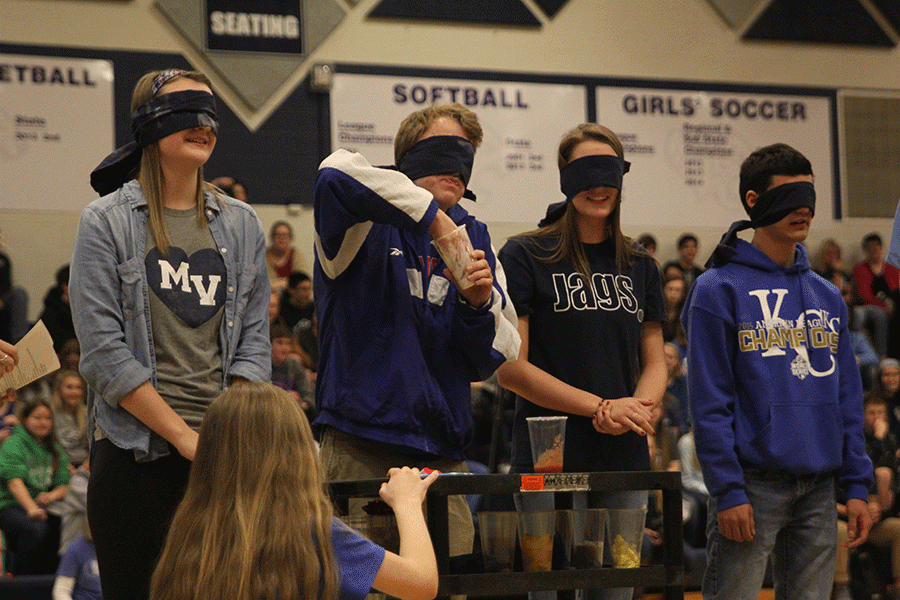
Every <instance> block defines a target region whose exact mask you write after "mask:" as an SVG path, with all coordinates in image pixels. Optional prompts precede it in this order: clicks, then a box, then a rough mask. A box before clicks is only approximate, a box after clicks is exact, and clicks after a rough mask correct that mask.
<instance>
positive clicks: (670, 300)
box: [662, 275, 687, 353]
mask: <svg viewBox="0 0 900 600" xmlns="http://www.w3.org/2000/svg"><path fill="white" fill-rule="evenodd" d="M664 281H665V284H663V295H664V296H665V300H666V318H667V320H666V321H665V322H663V324H662V332H663V341H665V342H674V343H676V344H678V346H679V347H680V351H681V352H682V353H683V352H684V350H685V349H686V348H687V335H686V334H685V331H684V325H682V324H681V310H682V309H683V308H684V301H685V298H687V286H686V284H685V282H684V277H682V276H680V275H677V276H675V277H671V278H669V279H665V280H664Z"/></svg>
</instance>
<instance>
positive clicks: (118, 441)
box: [69, 181, 272, 461]
mask: <svg viewBox="0 0 900 600" xmlns="http://www.w3.org/2000/svg"><path fill="white" fill-rule="evenodd" d="M206 214H207V218H208V219H209V229H210V232H211V233H212V237H213V240H214V241H215V243H216V246H217V247H218V248H219V252H220V254H221V255H222V258H223V259H224V261H225V269H226V273H227V276H228V289H227V293H226V299H225V309H224V310H225V312H224V316H223V318H222V326H221V329H220V331H219V343H220V347H221V349H222V374H223V382H222V385H223V386H225V385H226V384H227V382H228V380H229V379H228V378H229V377H235V376H237V377H243V378H245V379H250V380H254V381H269V380H270V379H271V370H272V350H271V344H270V342H269V332H268V305H269V293H270V292H269V276H268V272H267V269H266V259H265V235H264V233H263V230H262V224H261V223H260V221H259V218H258V217H257V216H256V214H255V213H254V212H253V209H251V208H250V206H249V205H247V204H245V203H243V202H238V201H236V200H232V199H230V198H227V199H222V198H221V197H219V198H217V197H215V196H213V195H212V194H210V193H206ZM148 219H149V215H148V207H147V201H146V200H145V199H144V195H143V192H142V190H141V187H140V185H139V184H138V183H137V182H136V181H130V182H128V183H126V184H125V185H124V186H122V187H121V188H120V189H118V190H117V191H115V192H113V193H112V194H109V195H107V196H104V197H102V198H100V199H98V200H95V201H94V202H92V203H91V204H90V205H88V207H87V208H85V209H84V211H83V212H82V213H81V220H80V221H79V224H78V232H77V234H76V237H75V248H74V251H73V253H72V264H71V273H70V278H69V297H70V302H71V307H72V318H73V321H74V324H75V332H76V334H77V335H78V341H79V342H80V344H81V365H80V369H81V374H82V375H83V376H84V378H85V380H86V381H87V383H88V387H89V389H88V399H87V400H88V417H89V429H88V431H93V430H94V427H95V425H96V426H97V427H99V428H100V430H101V431H102V432H103V434H104V435H105V436H106V437H107V438H109V440H110V441H112V442H113V443H114V444H115V445H116V446H118V447H120V448H124V449H130V450H134V455H135V459H136V460H137V461H149V460H154V459H156V458H159V457H161V456H165V455H167V454H168V453H169V449H168V443H167V442H166V440H165V439H163V438H162V437H161V436H159V435H158V434H156V433H155V432H153V431H151V430H150V429H149V428H148V427H146V426H145V425H144V424H143V423H141V422H140V421H139V420H138V419H137V418H135V417H134V416H133V415H132V414H131V413H129V412H128V411H126V410H125V409H123V408H121V407H119V402H120V401H121V399H122V398H123V397H124V396H125V395H126V394H128V393H129V392H131V391H133V390H134V389H135V388H137V387H138V386H140V385H141V384H143V383H144V382H146V381H150V382H151V384H153V385H154V386H155V385H156V352H155V350H154V344H153V337H152V329H151V326H150V309H149V307H150V300H149V287H148V284H147V273H146V270H145V268H144V254H145V250H146V246H145V244H146V237H147V221H148ZM99 399H102V400H103V401H102V402H100V401H98V400H99Z"/></svg>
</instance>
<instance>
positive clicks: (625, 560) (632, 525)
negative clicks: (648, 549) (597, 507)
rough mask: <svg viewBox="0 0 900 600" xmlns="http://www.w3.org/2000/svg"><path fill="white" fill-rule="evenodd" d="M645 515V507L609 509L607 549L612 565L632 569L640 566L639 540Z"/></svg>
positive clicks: (642, 533)
mask: <svg viewBox="0 0 900 600" xmlns="http://www.w3.org/2000/svg"><path fill="white" fill-rule="evenodd" d="M646 517H647V509H646V507H645V508H615V509H613V508H611V509H609V540H610V545H609V551H610V554H611V555H612V564H613V567H615V568H617V569H634V568H637V567H640V566H641V540H642V539H643V537H644V520H645V519H646Z"/></svg>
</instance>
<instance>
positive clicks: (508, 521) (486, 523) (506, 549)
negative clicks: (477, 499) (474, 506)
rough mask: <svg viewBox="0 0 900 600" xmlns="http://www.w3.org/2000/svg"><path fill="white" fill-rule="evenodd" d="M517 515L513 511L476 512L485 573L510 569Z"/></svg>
mask: <svg viewBox="0 0 900 600" xmlns="http://www.w3.org/2000/svg"><path fill="white" fill-rule="evenodd" d="M518 525H519V516H518V514H517V513H516V512H515V511H498V512H494V511H482V512H479V513H478V534H479V536H480V537H481V554H482V555H483V556H484V570H485V572H487V573H499V572H503V571H512V570H513V565H514V564H515V561H516V530H517V528H518Z"/></svg>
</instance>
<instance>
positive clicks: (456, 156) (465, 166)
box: [397, 135, 475, 200]
mask: <svg viewBox="0 0 900 600" xmlns="http://www.w3.org/2000/svg"><path fill="white" fill-rule="evenodd" d="M474 163H475V146H474V145H472V142H470V141H469V140H467V139H466V138H464V137H459V136H456V135H435V136H431V137H427V138H424V139H421V140H419V141H418V142H416V143H415V144H413V146H412V148H410V149H409V151H407V153H406V154H405V155H404V156H403V158H402V159H400V164H399V165H397V167H398V169H399V170H400V172H401V173H403V174H404V175H406V176H407V177H409V178H410V179H412V180H413V181H415V180H416V179H420V178H422V177H430V176H432V175H450V174H454V173H455V174H457V175H459V178H460V180H462V182H463V186H466V191H465V192H463V197H464V198H469V199H470V200H474V199H475V194H473V193H472V192H471V191H469V189H468V185H469V178H470V177H471V176H472V165H473V164H474Z"/></svg>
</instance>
